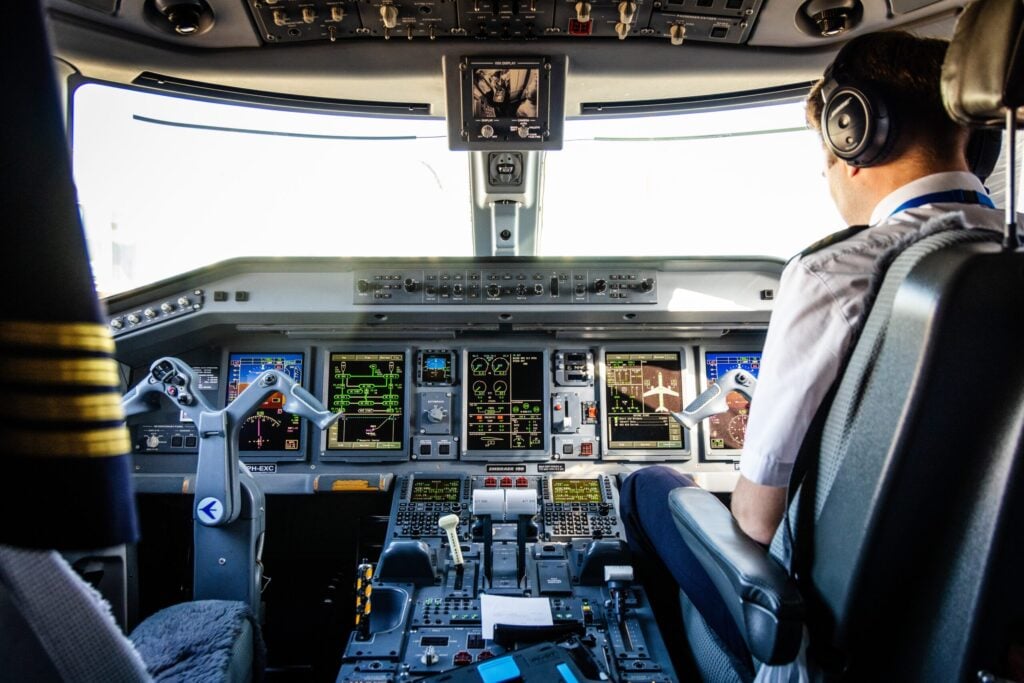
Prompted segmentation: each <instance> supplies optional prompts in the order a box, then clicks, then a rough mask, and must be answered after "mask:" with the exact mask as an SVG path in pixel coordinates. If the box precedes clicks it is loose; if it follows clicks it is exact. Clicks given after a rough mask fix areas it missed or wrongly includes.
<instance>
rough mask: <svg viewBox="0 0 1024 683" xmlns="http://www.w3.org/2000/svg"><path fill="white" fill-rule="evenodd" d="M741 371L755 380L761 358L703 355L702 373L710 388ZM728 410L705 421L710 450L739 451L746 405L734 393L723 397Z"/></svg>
mask: <svg viewBox="0 0 1024 683" xmlns="http://www.w3.org/2000/svg"><path fill="white" fill-rule="evenodd" d="M736 368H743V369H744V370H746V371H747V372H749V373H750V374H752V375H753V376H754V377H755V378H756V377H757V373H758V371H759V370H760V369H761V354H760V353H754V352H750V353H748V352H745V351H726V352H722V353H705V354H704V373H705V377H706V378H707V381H708V386H711V385H712V384H714V383H715V381H716V380H718V378H719V377H721V376H722V375H724V374H725V373H727V372H729V371H730V370H735V369H736ZM725 402H726V404H727V405H728V406H729V410H728V411H727V412H725V413H719V414H718V415H712V416H711V417H710V418H708V445H709V447H710V448H711V449H712V450H739V449H741V448H743V441H744V439H745V438H746V434H747V415H748V414H749V413H750V401H748V400H747V399H745V398H743V396H742V395H741V394H739V393H737V392H735V391H730V392H729V395H728V396H726V397H725Z"/></svg>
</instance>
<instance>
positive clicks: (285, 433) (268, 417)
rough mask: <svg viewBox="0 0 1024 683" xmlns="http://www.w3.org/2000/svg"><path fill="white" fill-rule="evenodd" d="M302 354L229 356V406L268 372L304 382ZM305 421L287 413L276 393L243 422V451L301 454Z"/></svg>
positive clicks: (281, 396)
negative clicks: (274, 372) (278, 373)
mask: <svg viewBox="0 0 1024 683" xmlns="http://www.w3.org/2000/svg"><path fill="white" fill-rule="evenodd" d="M302 360H303V354H301V353H232V354H230V355H229V356H228V381H227V402H228V403H231V402H232V401H234V400H235V399H236V398H238V395H239V394H241V393H242V392H243V391H245V388H246V387H248V386H249V385H250V384H251V383H252V382H253V381H255V380H256V378H257V377H259V376H260V375H261V374H263V373H264V372H265V371H267V370H278V371H280V372H283V373H284V374H285V375H288V376H289V377H291V378H292V379H294V380H295V381H296V382H301V381H302ZM301 445H302V418H301V417H299V416H298V415H292V414H291V413H286V412H285V411H284V395H283V394H281V393H280V392H277V391H275V392H274V393H272V394H271V395H270V396H268V397H267V398H266V400H264V401H263V403H261V404H260V405H259V406H258V407H257V408H256V411H255V412H253V414H252V415H250V416H248V417H247V418H245V421H244V422H242V428H241V431H240V432H239V435H238V450H240V451H247V452H252V451H263V452H269V451H298V450H299V449H300V448H301Z"/></svg>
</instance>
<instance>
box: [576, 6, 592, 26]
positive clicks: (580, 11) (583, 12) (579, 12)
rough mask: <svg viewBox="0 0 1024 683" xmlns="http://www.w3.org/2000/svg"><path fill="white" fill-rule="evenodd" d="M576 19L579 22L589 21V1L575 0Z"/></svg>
mask: <svg viewBox="0 0 1024 683" xmlns="http://www.w3.org/2000/svg"><path fill="white" fill-rule="evenodd" d="M576 21H578V22H580V23H581V24H586V23H587V22H589V21H590V3H589V2H577V3H576Z"/></svg>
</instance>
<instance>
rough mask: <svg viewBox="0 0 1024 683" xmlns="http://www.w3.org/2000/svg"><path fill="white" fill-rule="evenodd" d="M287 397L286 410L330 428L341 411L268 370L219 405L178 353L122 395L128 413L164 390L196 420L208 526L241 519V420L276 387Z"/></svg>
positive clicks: (201, 510)
mask: <svg viewBox="0 0 1024 683" xmlns="http://www.w3.org/2000/svg"><path fill="white" fill-rule="evenodd" d="M275 391H276V392H280V393H281V394H283V395H284V397H285V404H284V410H286V411H287V412H289V413H293V414H295V415H299V416H301V417H304V418H306V419H307V420H309V421H310V422H312V423H313V424H315V425H316V426H317V427H319V428H320V429H327V428H328V427H329V426H330V425H331V424H332V423H333V422H334V421H335V420H337V419H338V418H339V417H341V415H342V414H341V413H336V414H335V413H331V412H330V411H328V410H326V409H324V407H323V404H321V403H320V401H318V400H317V399H316V397H314V396H313V395H312V394H311V393H309V392H308V391H306V390H305V389H303V388H302V386H301V385H299V383H298V382H296V381H295V380H294V379H292V378H291V377H288V376H287V375H285V374H284V373H281V372H278V371H277V370H267V371H265V372H264V373H263V374H261V375H260V376H259V377H257V378H256V380H255V381H253V382H252V383H251V384H250V385H249V386H248V387H246V388H245V390H244V391H242V392H241V393H240V394H239V395H238V397H237V398H236V399H235V400H234V401H232V402H231V403H230V404H229V405H228V406H227V407H226V408H221V409H219V410H218V409H216V408H214V407H213V406H211V405H210V403H209V402H208V401H207V400H206V398H205V397H204V396H203V395H202V394H201V393H200V392H199V378H198V377H196V374H195V372H193V370H192V368H191V367H189V366H188V364H187V363H184V362H182V361H180V360H178V359H177V358H170V357H166V358H161V359H159V360H157V361H156V362H154V363H153V365H152V366H151V367H150V369H149V374H148V375H147V376H146V378H145V379H143V380H142V381H141V382H139V383H138V384H136V385H135V386H134V387H133V388H132V389H131V390H129V391H128V393H126V394H125V395H124V398H122V399H121V405H122V406H123V407H124V412H125V415H129V416H130V415H139V414H141V413H146V412H149V411H150V410H153V409H154V408H156V403H155V401H153V400H152V398H153V395H154V394H162V395H163V396H166V397H167V398H168V399H170V400H171V401H172V402H173V403H174V404H175V405H176V406H178V407H180V408H181V410H182V411H183V412H184V413H185V414H186V415H187V416H188V417H189V418H190V419H191V420H192V421H193V422H194V423H195V425H196V428H197V430H198V432H199V467H198V469H197V471H196V485H195V491H196V498H195V499H196V508H195V517H196V519H197V520H198V521H199V522H200V523H201V524H204V525H206V526H224V525H227V524H229V523H231V522H233V521H234V520H235V519H237V517H238V514H239V511H240V509H241V503H240V492H239V479H238V478H239V474H240V473H243V476H245V475H247V474H248V470H246V469H245V466H244V465H242V464H241V463H240V462H239V459H238V434H239V431H240V430H241V428H242V422H243V421H244V420H245V419H246V418H247V417H248V416H249V414H250V413H252V411H253V410H255V409H256V408H257V407H258V406H259V405H260V404H261V403H263V401H264V400H265V399H266V398H267V396H269V395H270V394H272V393H274V392H275Z"/></svg>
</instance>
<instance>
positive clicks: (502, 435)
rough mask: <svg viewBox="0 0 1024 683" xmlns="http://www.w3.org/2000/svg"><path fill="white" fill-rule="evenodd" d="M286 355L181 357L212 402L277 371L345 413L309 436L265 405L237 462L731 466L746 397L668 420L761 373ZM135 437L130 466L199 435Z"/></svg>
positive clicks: (152, 422)
mask: <svg viewBox="0 0 1024 683" xmlns="http://www.w3.org/2000/svg"><path fill="white" fill-rule="evenodd" d="M288 346H289V344H287V343H284V344H282V343H278V345H276V346H269V345H268V346H267V347H265V348H255V350H252V351H244V352H243V351H236V350H234V347H232V348H229V349H225V350H224V351H223V353H222V354H220V355H221V357H222V358H223V362H222V364H211V363H210V362H209V361H208V360H205V359H203V358H201V357H200V358H198V359H197V358H194V357H193V359H191V360H189V359H188V356H185V357H184V358H185V359H186V362H192V364H193V365H194V367H197V368H198V370H199V373H200V377H201V378H203V384H202V385H201V386H200V390H201V391H203V392H204V393H205V394H206V396H207V398H209V399H210V400H211V402H213V403H215V404H217V405H224V404H225V402H226V403H230V402H231V401H232V400H233V399H234V397H235V396H237V395H238V393H239V392H240V391H242V390H244V388H245V387H246V386H248V383H249V382H251V381H252V380H253V378H255V377H256V376H258V375H259V373H260V372H262V371H263V370H265V369H276V370H280V371H282V372H285V373H287V374H289V375H290V376H291V377H293V378H295V379H297V380H299V381H301V382H302V384H303V386H305V387H306V388H307V389H310V390H311V391H313V393H314V394H315V395H316V396H318V398H320V399H321V400H322V401H323V403H324V405H325V406H327V407H328V408H329V409H330V410H331V411H333V412H341V413H343V416H342V417H341V419H339V420H338V421H337V422H336V423H335V424H333V425H332V426H331V427H330V428H328V430H326V431H325V432H323V433H320V432H315V433H311V427H310V426H309V425H307V424H306V423H305V421H304V420H302V419H301V418H299V417H297V416H293V415H291V414H289V413H287V412H285V411H284V410H283V405H282V404H283V399H282V397H281V396H280V395H279V394H274V395H272V396H271V397H270V398H268V399H267V400H266V401H265V402H264V403H263V404H262V405H261V406H260V407H259V409H257V410H256V411H255V412H254V413H253V415H252V416H250V417H249V418H248V419H247V420H246V421H245V422H244V423H243V424H242V426H241V432H240V434H239V436H238V446H239V451H240V455H241V458H242V459H243V460H244V461H250V462H289V461H300V462H302V461H319V462H340V463H360V464H372V463H387V462H409V461H445V460H447V461H454V460H462V461H466V462H548V461H558V460H561V461H601V460H607V461H665V462H673V461H674V462H685V461H688V460H690V459H692V458H694V457H695V456H701V457H702V458H703V457H707V458H712V459H714V458H719V459H721V458H722V457H723V456H728V457H731V458H733V459H734V458H735V457H736V456H737V455H738V452H739V449H740V448H742V443H743V436H744V433H745V424H746V413H747V412H748V410H749V405H748V403H747V402H746V400H745V399H743V398H742V397H739V395H737V397H736V399H735V401H730V412H729V413H728V414H726V415H722V416H717V417H716V418H713V419H712V420H711V421H710V423H709V425H708V427H707V429H706V431H707V438H705V439H703V440H701V439H698V438H696V435H692V434H690V433H689V432H688V431H687V430H686V429H684V428H683V427H682V426H680V425H679V423H678V422H676V421H675V420H674V419H673V418H672V417H671V413H673V412H678V411H679V410H681V409H682V408H683V407H684V406H685V405H686V404H687V403H688V402H689V401H691V400H692V399H693V398H695V397H696V396H697V394H698V393H699V391H700V390H702V389H703V388H705V387H706V386H707V385H708V384H709V383H713V382H714V380H715V378H716V377H717V376H718V373H721V372H725V371H727V370H728V369H731V368H732V367H734V366H742V367H744V368H746V369H748V370H751V371H752V372H754V373H755V374H756V372H757V368H758V367H759V363H760V352H759V351H749V350H746V351H711V350H707V349H705V348H704V347H703V346H694V345H689V344H682V345H680V344H672V343H661V344H658V343H652V342H633V343H625V342H617V343H604V344H594V345H580V344H577V343H574V344H565V345H562V344H557V343H552V342H551V341H550V340H547V339H543V338H535V339H533V340H532V341H528V340H517V343H516V344H515V345H510V344H507V343H504V344H503V343H501V342H500V341H499V340H495V339H490V338H481V339H480V340H479V341H471V340H465V341H460V342H459V343H457V344H449V345H447V346H444V347H442V346H440V345H439V344H438V343H437V340H423V341H422V342H413V343H411V344H406V345H397V344H392V343H388V342H382V341H376V342H367V343H364V344H360V345H352V344H345V345H342V344H337V343H327V344H326V345H324V346H321V345H319V344H317V345H311V346H303V347H300V348H297V349H289V348H287V347H288ZM292 346H294V344H292ZM512 346H518V347H520V348H518V349H514V348H511V347H512ZM252 347H253V345H252V344H251V343H250V344H246V348H252ZM200 355H202V354H200ZM144 371H145V367H140V368H136V369H135V372H144ZM130 428H131V434H132V443H133V447H134V450H135V453H136V454H138V455H160V456H173V455H176V454H177V455H188V454H194V453H195V452H196V447H197V441H196V438H195V431H194V427H192V425H191V423H190V422H189V421H188V420H187V418H186V417H185V416H184V415H183V414H181V412H180V411H177V410H173V409H170V408H167V409H161V410H157V411H154V412H152V413H149V414H146V415H143V416H139V417H138V418H134V419H133V420H132V423H131V424H130ZM313 431H315V430H313Z"/></svg>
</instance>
